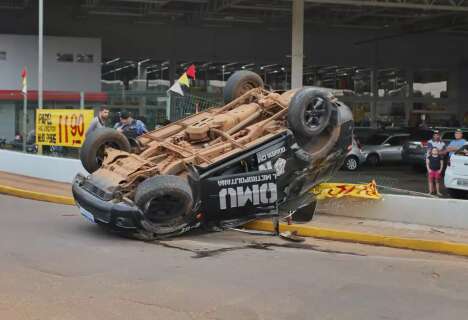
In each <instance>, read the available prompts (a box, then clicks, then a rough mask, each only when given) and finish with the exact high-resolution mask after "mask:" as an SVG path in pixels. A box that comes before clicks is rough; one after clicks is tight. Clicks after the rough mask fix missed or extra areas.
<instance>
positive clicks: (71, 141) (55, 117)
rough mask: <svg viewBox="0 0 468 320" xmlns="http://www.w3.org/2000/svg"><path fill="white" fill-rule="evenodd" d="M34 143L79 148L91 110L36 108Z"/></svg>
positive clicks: (91, 117) (89, 119)
mask: <svg viewBox="0 0 468 320" xmlns="http://www.w3.org/2000/svg"><path fill="white" fill-rule="evenodd" d="M36 111H37V112H36V144H38V145H49V146H63V147H76V148H79V147H81V145H82V144H83V141H84V139H85V137H84V135H85V132H86V130H87V129H88V127H89V124H90V123H91V121H92V120H93V117H94V112H93V110H82V109H37V110H36Z"/></svg>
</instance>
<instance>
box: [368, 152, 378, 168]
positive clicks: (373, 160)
mask: <svg viewBox="0 0 468 320" xmlns="http://www.w3.org/2000/svg"><path fill="white" fill-rule="evenodd" d="M366 162H367V163H368V164H369V165H370V166H371V167H376V166H378V165H379V164H380V157H379V155H378V154H375V153H372V154H370V155H368V156H367V159H366Z"/></svg>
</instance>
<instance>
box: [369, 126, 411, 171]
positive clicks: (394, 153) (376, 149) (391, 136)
mask: <svg viewBox="0 0 468 320" xmlns="http://www.w3.org/2000/svg"><path fill="white" fill-rule="evenodd" d="M409 136H410V135H409V133H378V134H375V135H373V136H372V137H370V138H369V139H368V140H367V142H366V144H365V146H364V147H363V153H364V155H365V157H366V162H367V163H368V164H370V165H372V166H376V165H378V164H380V163H382V162H387V161H401V160H402V157H401V151H402V149H403V145H404V144H405V142H406V141H407V140H408V138H409Z"/></svg>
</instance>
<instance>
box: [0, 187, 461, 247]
mask: <svg viewBox="0 0 468 320" xmlns="http://www.w3.org/2000/svg"><path fill="white" fill-rule="evenodd" d="M0 193H3V194H8V195H11V196H16V197H20V198H25V199H32V200H38V201H45V202H52V203H57V204H65V205H74V204H75V200H74V199H73V198H72V197H67V196H59V195H53V194H47V193H42V192H36V191H29V190H24V189H18V188H13V187H9V186H2V185H0ZM245 227H246V228H248V229H255V230H261V231H273V230H274V228H273V223H272V222H271V221H265V220H260V221H254V222H251V223H248V224H247V225H245ZM280 230H281V231H282V232H283V231H288V230H289V231H297V233H298V235H300V236H303V237H313V238H320V239H326V240H337V241H346V242H355V243H363V244H370V245H377V246H385V247H391V248H399V249H411V250H418V251H428V252H436V253H448V254H454V255H459V256H468V243H457V242H448V241H437V240H427V239H412V238H403V237H397V236H386V235H381V234H372V233H363V232H355V231H345V230H335V229H327V228H319V227H313V226H308V225H286V224H281V225H280Z"/></svg>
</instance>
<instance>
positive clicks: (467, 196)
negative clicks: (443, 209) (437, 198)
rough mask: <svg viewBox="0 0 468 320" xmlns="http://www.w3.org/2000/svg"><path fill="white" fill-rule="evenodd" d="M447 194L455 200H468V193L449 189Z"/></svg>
mask: <svg viewBox="0 0 468 320" xmlns="http://www.w3.org/2000/svg"><path fill="white" fill-rule="evenodd" d="M447 193H448V194H449V195H450V197H451V198H454V199H468V191H463V190H457V189H450V188H447Z"/></svg>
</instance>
